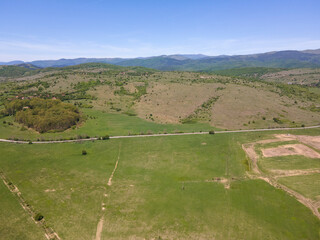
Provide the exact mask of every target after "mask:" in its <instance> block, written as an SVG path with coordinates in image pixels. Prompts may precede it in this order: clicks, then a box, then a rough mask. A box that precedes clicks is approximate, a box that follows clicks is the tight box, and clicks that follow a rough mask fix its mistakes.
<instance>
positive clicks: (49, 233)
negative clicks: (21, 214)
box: [0, 171, 61, 240]
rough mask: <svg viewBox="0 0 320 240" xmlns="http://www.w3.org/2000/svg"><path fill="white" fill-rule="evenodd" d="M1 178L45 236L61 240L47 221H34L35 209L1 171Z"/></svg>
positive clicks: (53, 239)
mask: <svg viewBox="0 0 320 240" xmlns="http://www.w3.org/2000/svg"><path fill="white" fill-rule="evenodd" d="M0 177H1V179H2V181H3V183H4V184H5V185H6V186H7V188H8V189H9V191H10V192H12V193H13V194H14V195H15V196H16V197H17V199H18V202H19V204H20V205H21V207H22V208H23V210H24V211H25V212H26V213H27V214H28V215H29V216H30V217H31V219H32V221H33V222H34V223H35V224H36V225H37V226H39V227H41V228H42V229H43V230H44V235H45V237H46V238H47V239H48V240H61V238H60V237H59V235H58V234H57V233H56V232H55V231H54V230H53V229H52V228H51V227H48V226H47V224H46V222H45V219H44V218H43V219H42V220H40V221H36V220H35V219H34V217H35V215H36V213H35V212H34V210H33V208H32V207H31V206H30V205H29V204H27V203H26V201H25V200H24V198H23V197H22V194H21V192H20V190H19V189H18V187H17V186H15V185H14V184H13V183H12V182H10V181H9V180H8V178H7V177H6V176H5V174H4V173H3V172H1V171H0Z"/></svg>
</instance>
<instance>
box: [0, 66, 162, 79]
mask: <svg viewBox="0 0 320 240" xmlns="http://www.w3.org/2000/svg"><path fill="white" fill-rule="evenodd" d="M90 69H94V70H95V71H97V70H99V69H104V70H106V69H107V70H108V71H109V70H113V71H116V72H121V71H130V70H131V71H134V72H138V73H139V72H145V73H152V72H156V71H157V70H154V69H150V68H145V67H139V66H137V67H136V66H133V67H123V66H118V65H113V64H107V63H83V64H78V65H72V66H66V67H55V68H53V67H48V68H39V67H36V66H34V65H32V64H28V63H24V64H19V65H2V66H0V78H8V79H11V78H18V77H27V76H33V75H36V74H38V73H44V74H46V73H50V72H52V71H67V72H68V70H71V71H72V70H85V71H87V70H90Z"/></svg>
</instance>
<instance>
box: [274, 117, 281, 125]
mask: <svg viewBox="0 0 320 240" xmlns="http://www.w3.org/2000/svg"><path fill="white" fill-rule="evenodd" d="M273 121H274V122H276V123H279V124H281V123H282V121H281V120H280V119H279V118H275V117H274V118H273Z"/></svg>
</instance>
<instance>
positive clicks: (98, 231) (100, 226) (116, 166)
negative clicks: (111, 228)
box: [95, 143, 121, 240]
mask: <svg viewBox="0 0 320 240" xmlns="http://www.w3.org/2000/svg"><path fill="white" fill-rule="evenodd" d="M120 152H121V143H120V144H119V152H118V157H117V161H116V164H115V166H114V169H113V171H112V173H111V175H110V177H109V180H108V183H107V185H108V186H109V187H111V185H112V179H113V176H114V173H115V172H116V170H117V168H118V163H119V160H120ZM106 190H107V189H106ZM103 196H104V200H103V201H102V203H101V206H102V208H101V211H102V213H101V217H100V220H99V222H98V225H97V231H96V237H95V240H100V239H101V234H102V230H103V223H104V213H105V210H106V200H107V197H108V196H109V195H108V194H107V193H106V192H104V194H103Z"/></svg>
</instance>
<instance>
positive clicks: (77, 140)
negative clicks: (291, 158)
mask: <svg viewBox="0 0 320 240" xmlns="http://www.w3.org/2000/svg"><path fill="white" fill-rule="evenodd" d="M312 128H320V125H317V126H310V127H298V128H262V129H249V130H233V131H215V133H216V134H225V133H245V132H266V131H282V130H302V129H312ZM202 134H209V132H191V133H160V134H149V135H129V136H111V137H110V139H118V138H141V137H163V136H183V135H202ZM95 140H98V138H85V139H75V140H61V141H55V140H53V141H34V142H32V143H34V144H46V143H47V144H48V143H72V142H84V141H95ZM0 142H7V143H21V144H28V143H30V142H29V141H16V140H8V139H0Z"/></svg>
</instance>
